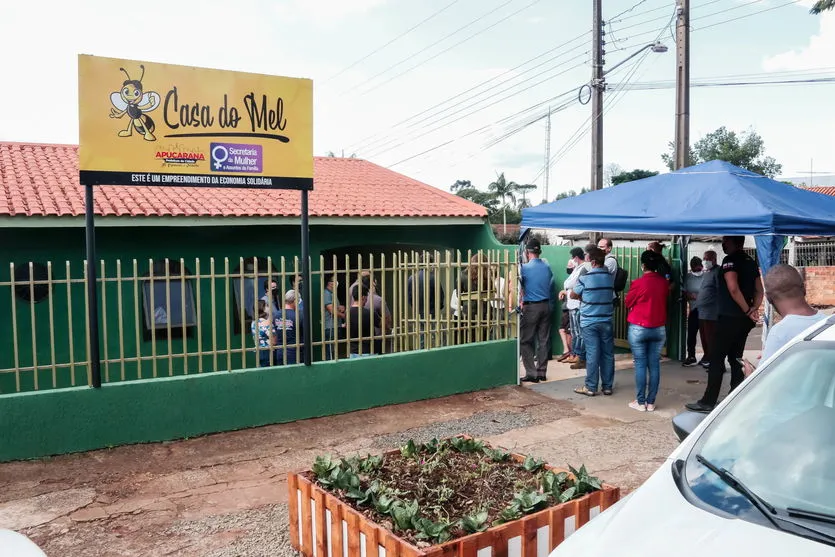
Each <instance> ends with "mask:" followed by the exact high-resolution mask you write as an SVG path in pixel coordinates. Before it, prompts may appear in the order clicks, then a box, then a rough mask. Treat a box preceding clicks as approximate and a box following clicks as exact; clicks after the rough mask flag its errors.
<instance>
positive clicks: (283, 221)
mask: <svg viewBox="0 0 835 557" xmlns="http://www.w3.org/2000/svg"><path fill="white" fill-rule="evenodd" d="M485 220H486V217H481V216H466V215H461V216H428V217H397V216H394V217H367V216H365V217H364V216H342V217H315V216H311V217H310V224H311V225H312V226H442V225H480V224H483V223H484V222H485ZM300 224H301V219H300V217H298V216H286V217H224V216H217V217H182V216H150V217H134V216H96V218H95V225H96V227H109V228H119V227H145V226H151V227H156V226H173V227H180V226H259V225H261V226H264V225H273V226H274V225H297V226H298V225H300ZM83 227H84V217H83V216H61V217H59V216H31V217H30V216H8V215H6V216H0V228H83Z"/></svg>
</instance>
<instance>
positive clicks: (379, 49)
mask: <svg viewBox="0 0 835 557" xmlns="http://www.w3.org/2000/svg"><path fill="white" fill-rule="evenodd" d="M459 1H460V0H452V2H450V3H449V4H447V5H446V6H444V7H443V8H441V9H440V10H438V11H436V12H435V13H433V14H431V15H430V16H428V17H426V18H424V19H422V20H421V21H419V22H418V23H416V24H415V25H413V26H411V27H409V28H408V29H406V30H405V31H403V32H402V33H400V34H399V35H397V36H396V37H394V38H393V39H391V40H390V41H389V42H387V43H386V44H384V45H383V46H380V47H378V48H376V49H374V50H372V51H371V52H369V53H368V54H366V55H365V56H363V57H362V58H360V59H359V60H357V61H356V62H354V63H352V64H351V65H350V66H348V67H346V68H343V69H341V70H339V71H338V72H336V73H335V74H333V75H332V76H330V77H329V78H327V79H326V80H325V81H324V83H323V85H325V84H327V83H329V82H330V81H332V80H333V79H335V78H337V77H339V76H340V75H342V74H343V73H345V72H347V71H348V70H350V69H351V68H354V67H356V66H357V65H359V64H361V63H362V62H365V61H366V60H368V59H369V58H371V57H372V56H374V55H375V54H377V53H378V52H380V51H381V50H383V49H384V48H386V47H388V46H390V45H392V44H393V43H395V42H397V41H399V40H400V39H402V38H403V37H405V36H406V35H408V34H409V33H411V32H412V31H414V30H415V29H417V28H418V27H420V26H421V25H423V24H424V23H426V22H428V21H430V20H431V19H434V18H435V17H437V16H439V15H441V14H442V13H444V12H445V11H447V10H448V9H449V8H451V7H452V6H454V5H455V4H457V3H458V2H459Z"/></svg>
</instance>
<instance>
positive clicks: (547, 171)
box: [545, 106, 551, 203]
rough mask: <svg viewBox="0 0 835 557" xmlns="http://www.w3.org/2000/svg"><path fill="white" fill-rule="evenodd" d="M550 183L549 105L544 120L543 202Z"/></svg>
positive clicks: (546, 200)
mask: <svg viewBox="0 0 835 557" xmlns="http://www.w3.org/2000/svg"><path fill="white" fill-rule="evenodd" d="M550 184H551V107H550V106H549V107H548V118H547V119H546V120H545V202H546V203H547V202H548V186H549V185H550Z"/></svg>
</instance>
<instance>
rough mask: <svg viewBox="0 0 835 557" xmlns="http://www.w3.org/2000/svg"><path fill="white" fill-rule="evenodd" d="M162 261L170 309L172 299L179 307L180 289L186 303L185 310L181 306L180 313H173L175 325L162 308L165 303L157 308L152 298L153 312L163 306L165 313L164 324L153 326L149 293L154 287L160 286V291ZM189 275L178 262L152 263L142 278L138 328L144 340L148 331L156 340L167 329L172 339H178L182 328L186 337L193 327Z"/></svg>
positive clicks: (194, 309) (194, 307) (194, 315)
mask: <svg viewBox="0 0 835 557" xmlns="http://www.w3.org/2000/svg"><path fill="white" fill-rule="evenodd" d="M166 262H167V269H168V277H167V278H168V280H167V284H168V285H169V288H170V290H171V295H170V296H171V297H170V300H171V304H170V306H174V303H175V302H174V300H175V297H176V302H177V304H181V302H182V298H183V292H182V288H185V289H186V292H185V299H186V304H185V308H183V307H181V308H180V311H179V312H176V314H177V319H178V322H177V323H173V322H172V318H171V315H172V314H171V308H170V307H166V306H168V305H169V304H167V302H168V300H163V305H162V306H160V304H159V303H158V301H157V297H156V296H154V306H155V308H154V310H156V307H164V308H165V310H166V320H167V321H166V322H165V323H161V324H157V322H156V318H155V316H156V312H155V311H154V313H153V314H152V313H151V295H150V293H151V289H154V288H155V287H156V286H157V285H163V288H164V286H165V284H166V272H165V271H166ZM191 275H192V273H191V270H190V269H189V268H188V267H187V266H186V265H185V264H182V266H181V263H180V261H178V260H172V259H168V260H165V259H156V260H153V262H152V264H151V269H150V270H149V271H148V272H146V273H145V274H143V275H142V278H141V282H142V285H141V292H142V318H143V319H142V326H143V333H144V335H145V337H146V340H150V338H151V333H152V331H153V332H154V336H155V337H156V338H157V339H159V338H160V336H161V335H162V338H165V337H166V336H167V333H168V330H169V328H170V330H171V336H172V337H174V336H182V334H183V329H184V328H185V330H186V334H189V333H190V332H191V331H192V330H193V329H195V328H196V327H197V321H198V315H197V298H196V296H195V289H194V286H193V285H192V282H193V279H190V278H189V277H190V276H191ZM175 291H176V294H175ZM184 314H185V315H184ZM183 317H185V323H183Z"/></svg>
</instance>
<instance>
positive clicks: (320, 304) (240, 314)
mask: <svg viewBox="0 0 835 557" xmlns="http://www.w3.org/2000/svg"><path fill="white" fill-rule="evenodd" d="M100 265H101V267H100V269H99V273H98V276H99V278H98V279H97V284H98V289H99V296H100V297H99V300H100V305H101V322H100V330H101V353H102V362H101V366H102V375H103V378H102V380H103V381H104V382H115V381H126V380H132V379H147V378H156V377H163V376H174V375H183V374H192V373H205V372H216V371H232V370H236V369H245V368H251V367H255V366H256V365H259V364H260V365H283V364H287V363H294V362H295V361H296V356H297V355H300V354H301V349H302V343H303V342H310V343H311V344H312V347H313V352H314V358H315V359H318V360H325V359H334V360H337V359H341V358H347V357H357V356H366V355H378V354H387V353H392V352H404V351H409V350H418V349H432V348H436V347H440V346H454V345H459V344H464V343H470V342H480V341H486V340H498V339H507V338H513V337H515V335H516V324H515V314H513V313H512V312H511V310H512V308H514V307H515V305H516V303H515V300H516V295H517V294H516V284H517V277H516V274H517V268H516V261H515V257H514V256H513V254H512V253H508V252H507V251H499V250H496V251H485V252H467V253H466V254H462V253H461V252H449V251H447V252H443V253H440V252H434V253H430V252H423V253H419V252H408V253H407V252H400V253H392V254H389V255H378V256H377V257H373V256H365V257H363V256H361V255H355V256H353V257H345V258H344V259H337V258H332V259H329V260H325V259H324V258H321V257H320V258H319V259H318V261H315V260H314V261H312V264H311V269H312V272H311V281H312V284H311V289H312V292H313V293H312V296H313V297H314V300H311V301H307V300H300V299H299V296H298V294H297V295H296V297H295V300H294V302H295V304H294V303H293V301H290V300H288V303H285V294H286V293H287V291H289V290H292V289H296V288H297V286H298V280H299V279H298V277H299V276H300V273H301V262H300V260H299V259H298V258H295V259H293V260H292V261H288V260H286V259H285V258H279V259H277V260H274V259H272V258H269V257H265V258H262V257H256V258H240V259H238V260H230V259H229V258H224V259H222V260H215V259H209V260H208V261H205V260H204V261H201V260H200V259H189V260H186V259H179V260H169V259H165V260H145V261H138V260H131V261H129V262H123V261H120V260H117V261H111V262H105V261H101V262H100ZM9 271H10V273H9V276H8V280H5V281H0V323H2V327H3V328H4V329H5V328H8V330H3V331H0V338H3V339H9V341H10V346H8V350H4V351H3V353H2V354H0V393H4V392H21V391H37V390H42V389H49V388H59V387H68V386H76V385H89V384H90V377H89V368H88V361H89V358H88V354H87V346H88V345H89V322H88V319H87V307H88V304H89V300H88V299H87V289H86V280H87V278H86V277H87V269H86V264H84V265H75V266H72V265H71V264H70V263H69V262H66V263H65V264H64V265H60V266H59V265H53V264H52V263H47V264H45V265H42V264H38V263H29V264H28V265H23V266H15V265H14V264H12V265H11V266H10V269H9ZM363 284H365V285H367V287H368V288H369V292H368V302H367V304H366V306H365V307H366V309H367V311H363V310H362V309H361V308H360V307H359V306H360V305H361V302H362V300H358V301H357V300H355V301H352V295H360V294H362V293H363V288H362V285H363ZM271 285H275V290H274V292H276V293H277V294H278V295H276V296H270V293H269V289H268V286H271ZM355 287H356V288H355ZM326 297H327V301H330V300H331V299H332V300H333V303H330V304H326ZM262 298H265V303H264V309H265V311H264V312H262V313H260V314H259V300H261V299H262ZM270 301H272V303H269V302H270ZM304 303H312V304H314V305H312V306H311V314H312V321H313V322H312V323H311V324H303V323H301V322H300V320H301V319H302V317H301V315H302V312H301V311H300V307H299V305H300V304H304ZM331 312H332V313H331ZM326 315H330V316H332V320H331V319H326V318H325V316H326ZM326 321H327V323H326ZM331 323H333V326H332V327H330V326H329V325H330V324H331ZM301 331H304V334H297V333H298V332H301ZM303 337H304V338H303ZM299 359H300V358H299ZM265 360H266V361H265Z"/></svg>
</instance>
